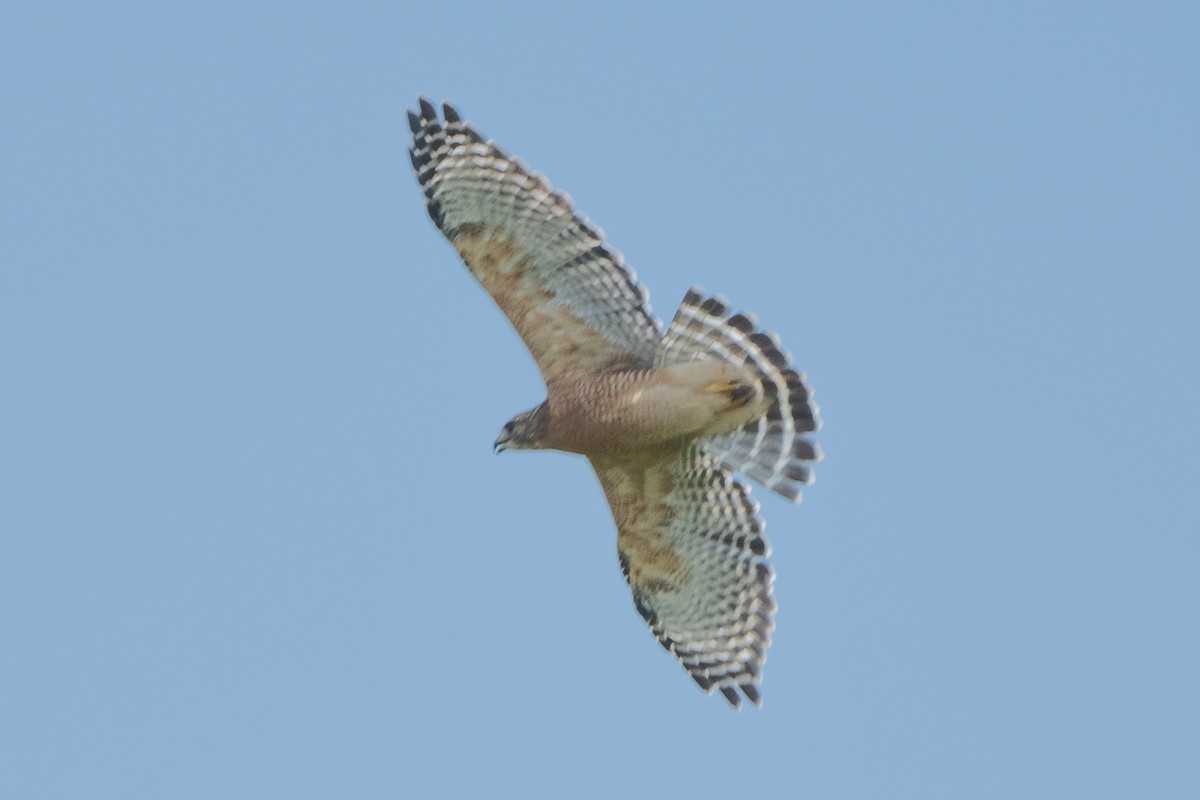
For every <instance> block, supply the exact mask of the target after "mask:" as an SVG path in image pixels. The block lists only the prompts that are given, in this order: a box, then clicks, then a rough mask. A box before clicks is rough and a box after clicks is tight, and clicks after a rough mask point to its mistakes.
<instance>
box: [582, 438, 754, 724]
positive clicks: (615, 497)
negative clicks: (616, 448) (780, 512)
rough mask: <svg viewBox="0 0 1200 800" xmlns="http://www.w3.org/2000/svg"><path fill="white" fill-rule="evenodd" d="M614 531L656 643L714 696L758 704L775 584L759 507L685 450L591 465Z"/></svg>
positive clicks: (691, 449) (696, 452) (710, 459)
mask: <svg viewBox="0 0 1200 800" xmlns="http://www.w3.org/2000/svg"><path fill="white" fill-rule="evenodd" d="M592 464H593V466H594V467H595V469H596V474H597V475H598V476H599V478H600V484H601V486H603V487H604V494H605V496H606V497H607V498H608V502H609V505H610V506H611V507H612V512H613V518H614V519H615V520H616V523H617V553H618V556H619V557H620V559H621V569H622V570H623V571H624V573H625V578H626V580H628V581H629V586H630V588H631V589H632V590H633V602H634V604H635V605H636V606H637V610H638V611H639V612H640V613H641V615H642V617H644V618H645V620H646V622H647V623H648V624H649V625H650V629H651V630H652V631H653V632H654V635H655V636H657V637H658V641H659V642H660V643H661V644H662V646H663V647H665V648H666V649H667V650H669V651H670V652H671V653H673V654H675V656H676V657H677V658H678V659H679V660H680V661H681V662H683V666H684V668H685V669H687V671H688V674H690V675H691V676H692V678H693V679H694V680H695V681H696V683H698V684H700V688H701V689H703V690H704V691H706V692H709V693H711V692H712V690H713V689H719V690H720V691H721V694H723V695H725V698H726V699H727V700H729V702H730V703H732V704H733V706H734V707H735V708H736V707H738V706H739V705H740V704H741V695H740V694H739V690H740V691H741V693H742V694H745V696H746V697H747V698H748V699H749V700H750V702H752V703H754V704H755V705H759V704H761V702H762V701H761V698H760V696H759V692H758V684H759V682H760V681H761V679H762V665H763V662H764V661H765V660H766V654H767V648H768V647H770V644H771V630H772V629H773V628H774V620H773V615H774V612H775V601H774V599H773V598H772V597H771V583H772V581H773V579H774V576H773V574H772V572H771V568H770V566H768V565H767V563H766V560H765V559H766V557H767V555H768V552H769V550H770V547H769V545H768V544H767V541H766V539H765V538H764V537H763V527H764V526H763V522H762V520H761V519H759V517H758V503H756V502H755V501H754V500H753V499H752V498H751V497H750V492H749V490H748V489H746V488H745V487H744V486H742V484H740V483H738V482H737V481H736V480H734V479H733V477H732V475H731V473H730V472H729V470H727V469H725V468H724V467H722V466H721V465H720V463H719V462H718V461H717V459H716V458H715V457H714V456H712V455H709V454H708V453H705V452H704V451H702V450H700V449H698V448H697V447H696V446H695V445H688V446H686V447H684V448H683V449H679V450H675V451H673V452H660V453H659V454H657V455H656V456H654V457H648V458H646V459H645V460H643V461H640V462H629V461H621V462H618V461H615V460H614V461H613V462H606V461H601V460H596V459H593V462H592Z"/></svg>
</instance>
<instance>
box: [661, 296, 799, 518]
mask: <svg viewBox="0 0 1200 800" xmlns="http://www.w3.org/2000/svg"><path fill="white" fill-rule="evenodd" d="M704 359H720V360H722V361H728V362H732V363H735V364H742V365H744V366H747V367H749V368H751V369H752V370H753V371H754V372H755V374H756V375H757V376H758V378H759V381H760V383H761V385H762V390H763V396H764V397H765V398H766V400H767V412H766V414H764V415H763V416H762V417H760V418H759V419H756V420H754V421H752V422H750V423H748V424H747V425H745V426H743V427H742V428H739V429H737V430H735V431H731V432H729V433H725V434H721V435H720V436H712V437H709V438H707V439H705V440H703V441H702V442H701V443H700V447H701V449H702V450H704V452H706V453H708V454H709V455H711V456H713V457H715V458H717V459H718V460H719V461H720V462H721V463H722V464H723V465H724V466H726V467H727V468H729V469H731V470H733V471H735V472H740V473H742V474H743V475H745V476H746V477H748V478H750V479H751V480H753V481H755V482H757V483H760V484H762V485H763V486H765V487H766V488H768V489H770V490H772V491H774V492H777V493H779V494H781V495H783V496H784V497H786V498H788V499H789V500H791V501H793V502H799V501H800V487H801V485H804V484H808V483H812V480H813V476H812V470H811V468H810V465H811V464H812V463H815V462H817V461H820V460H821V451H820V448H819V447H817V445H816V444H815V443H813V442H811V441H809V440H808V439H805V438H803V434H806V433H811V432H813V431H816V430H818V429H820V427H821V421H820V418H819V417H818V409H817V406H816V404H815V403H813V401H812V392H811V391H810V390H809V388H808V386H807V385H806V384H805V382H804V375H803V374H801V373H799V372H797V371H796V370H794V369H792V368H791V357H790V356H789V355H788V354H787V352H786V351H785V350H784V349H783V348H782V346H781V345H780V343H779V339H778V338H777V337H776V336H775V335H774V334H771V333H765V332H763V331H760V330H759V329H758V322H757V320H755V318H754V316H753V315H752V314H745V313H742V314H730V310H729V305H728V303H727V302H726V301H725V299H724V298H722V297H708V298H706V297H705V296H704V295H703V294H702V293H701V292H700V290H699V289H698V288H695V287H693V288H692V289H691V290H690V291H688V293H687V296H686V297H684V298H683V303H682V304H680V306H679V310H678V311H677V312H676V313H675V318H674V319H673V320H672V321H671V324H670V326H669V327H668V328H667V332H666V334H665V335H664V336H663V340H662V344H661V345H660V346H659V350H658V355H657V363H658V365H659V366H665V365H667V364H677V363H680V362H684V361H695V360H704Z"/></svg>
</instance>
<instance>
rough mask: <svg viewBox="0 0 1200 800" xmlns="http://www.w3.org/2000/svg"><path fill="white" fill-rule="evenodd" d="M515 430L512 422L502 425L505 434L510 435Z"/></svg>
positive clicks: (515, 427)
mask: <svg viewBox="0 0 1200 800" xmlns="http://www.w3.org/2000/svg"><path fill="white" fill-rule="evenodd" d="M516 429H517V426H516V425H515V424H513V423H512V422H506V423H504V432H505V433H512V432H513V431H515V430H516Z"/></svg>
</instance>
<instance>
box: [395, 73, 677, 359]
mask: <svg viewBox="0 0 1200 800" xmlns="http://www.w3.org/2000/svg"><path fill="white" fill-rule="evenodd" d="M419 104H420V113H419V114H418V113H413V112H412V111H409V112H408V118H409V125H410V126H411V127H412V132H413V140H412V145H411V146H410V148H409V153H410V155H411V156H412V162H413V168H414V169H416V171H417V179H418V181H419V182H420V184H421V188H422V189H423V190H424V191H425V198H426V201H427V203H428V208H429V216H430V217H432V218H433V221H434V223H435V224H436V225H437V226H438V228H439V229H441V231H442V233H443V234H445V235H446V238H447V239H449V240H450V243H451V244H453V245H454V248H455V249H456V250H458V253H459V255H460V256H462V259H463V261H465V262H466V264H467V267H468V268H470V270H471V273H472V274H474V276H475V277H476V278H477V279H478V280H479V282H480V283H482V284H483V286H484V288H485V289H487V291H488V292H489V293H490V294H491V296H492V298H493V299H494V300H495V301H496V304H497V305H499V306H500V309H501V310H502V311H503V312H504V313H505V314H506V315H507V316H508V318H509V320H510V321H511V322H512V324H513V326H514V327H515V328H516V329H517V332H518V333H519V334H520V335H521V338H522V339H523V340H524V341H525V344H526V346H527V347H528V348H529V351H530V352H531V353H532V354H533V358H534V360H535V361H536V362H537V364H538V368H539V369H540V370H541V372H542V375H543V377H545V378H546V379H547V380H550V379H552V378H554V377H555V376H557V375H559V374H563V373H569V372H579V371H584V372H595V371H598V370H604V369H610V368H614V367H629V366H643V365H646V366H648V365H649V364H650V363H651V362H652V361H653V359H654V351H655V348H656V347H657V344H658V341H659V338H660V336H661V333H660V327H659V324H658V322H657V321H656V320H655V319H654V318H653V317H652V316H651V315H650V309H649V303H648V298H647V294H646V291H645V290H644V289H643V288H642V287H641V286H640V285H639V284H638V283H637V280H636V276H635V275H634V273H633V271H632V270H630V269H628V268H626V267H625V266H624V265H623V263H622V259H621V255H620V254H619V253H617V252H616V251H615V250H613V249H612V248H610V247H609V246H608V245H606V244H605V243H604V237H603V234H602V233H601V232H600V231H599V230H597V229H596V228H594V227H592V226H591V225H590V224H589V223H588V222H587V220H586V219H585V218H583V217H582V216H581V215H579V214H577V213H575V210H574V208H573V207H572V205H571V201H570V200H569V199H568V198H567V197H566V196H565V195H563V194H560V193H558V192H555V191H554V190H553V189H552V188H551V187H550V184H549V183H548V182H547V181H546V179H545V178H543V177H542V176H540V175H537V174H534V173H531V172H530V171H529V170H527V169H526V168H525V166H524V165H523V164H521V163H520V162H519V161H517V160H515V159H512V158H509V157H508V156H507V155H505V154H504V153H503V152H502V151H501V150H500V148H498V147H497V146H496V145H495V144H493V143H492V142H489V141H484V139H483V137H482V136H480V134H479V133H478V132H477V131H476V130H475V129H474V128H473V127H471V126H470V125H468V124H467V123H465V122H463V121H462V120H461V119H460V118H459V115H458V112H457V111H456V110H455V109H454V108H453V107H452V106H450V105H449V104H444V105H443V107H442V108H443V113H444V115H445V123H444V124H443V123H442V122H441V121H440V120H439V119H438V115H437V111H436V110H435V109H434V107H433V105H432V104H430V102H429V101H428V100H426V99H425V98H423V97H422V98H419Z"/></svg>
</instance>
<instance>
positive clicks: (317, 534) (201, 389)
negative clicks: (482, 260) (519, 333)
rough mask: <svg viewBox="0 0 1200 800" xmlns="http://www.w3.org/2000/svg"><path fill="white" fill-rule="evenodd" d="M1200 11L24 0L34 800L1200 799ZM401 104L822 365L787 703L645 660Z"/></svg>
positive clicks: (1, 230)
mask: <svg viewBox="0 0 1200 800" xmlns="http://www.w3.org/2000/svg"><path fill="white" fill-rule="evenodd" d="M1197 31H1200V5H1197V4H1196V3H1192V2H1180V3H1142V4H1133V3H1127V4H1118V3H1083V2H1079V3H1060V2H1016V3H1013V2H1009V3H991V4H986V5H985V4H979V3H962V2H941V3H930V2H924V3H890V2H888V3H884V2H879V3H837V4H830V3H827V4H812V3H797V4H791V5H790V6H788V8H787V10H784V4H777V5H766V4H762V5H760V4H756V3H737V4H729V5H724V6H717V5H713V6H704V5H703V4H688V5H686V6H685V5H684V4H678V5H675V6H670V7H668V6H667V5H666V4H662V5H658V6H655V5H653V4H648V3H622V2H614V3H604V4H596V3H593V4H588V5H586V6H584V5H579V6H570V5H569V4H564V3H562V2H557V3H545V4H537V5H534V4H528V5H519V4H514V5H509V4H501V3H473V2H460V3H443V4H436V3H339V4H332V3H331V4H328V5H312V4H305V3H256V4H244V3H224V2H205V3H196V4H167V3H120V2H116V3H103V4H100V3H96V4H72V3H63V4H59V3H20V4H18V3H12V4H7V5H6V6H5V10H4V11H3V12H0V65H2V68H3V74H4V79H3V81H2V82H0V101H2V112H3V113H2V119H0V139H2V146H0V753H2V761H3V766H2V768H0V796H3V797H6V798H75V797H120V798H273V797H281V798H282V797H286V798H309V797H312V798H319V797H353V798H376V797H378V798H385V797H387V798H395V797H413V798H420V797H462V798H479V797H497V796H505V795H511V796H520V797H536V798H542V797H545V798H576V797H578V798H592V797H595V798H611V797H693V798H702V797H733V796H743V797H759V798H802V797H813V798H817V797H819V798H884V797H886V798H892V797H902V798H922V800H926V799H927V798H956V799H959V798H1015V797H1019V798H1065V797H1087V798H1118V797H1128V798H1133V797H1139V798H1141V797H1162V798H1167V797H1197V796H1200V696H1198V695H1200V689H1198V688H1197V676H1198V675H1200V637H1198V635H1197V634H1198V626H1197V611H1198V609H1200V589H1198V587H1197V573H1198V570H1200V514H1198V512H1197V494H1198V492H1200V487H1198V483H1200V469H1198V467H1197V456H1196V451H1197V441H1198V440H1200V425H1198V423H1197V410H1196V398H1197V396H1198V394H1200V392H1198V389H1200V386H1198V380H1197V365H1198V362H1200V359H1198V357H1197V351H1198V349H1200V312H1198V311H1197V305H1198V295H1200V278H1198V276H1197V271H1198V269H1200V157H1198V152H1200V150H1198V145H1197V143H1198V142H1200V55H1198V53H1200V47H1198V46H1197ZM418 92H424V93H427V94H429V95H430V96H431V97H433V98H434V99H441V98H450V99H452V100H454V101H455V102H456V103H458V104H459V107H460V108H461V109H462V111H463V113H464V116H466V117H467V118H468V119H471V120H473V121H474V122H475V123H477V124H478V125H479V127H480V128H481V129H482V130H483V131H484V132H485V134H486V135H488V136H491V137H494V138H496V139H497V140H498V141H499V142H500V143H501V144H502V145H503V146H504V147H505V148H506V149H507V150H509V151H510V152H512V153H515V154H517V155H520V156H521V157H522V158H523V159H525V160H526V161H527V162H528V163H529V164H530V165H532V166H533V167H534V168H535V169H537V170H539V171H542V172H544V173H545V174H547V175H548V176H549V177H550V179H551V180H552V181H553V183H554V184H555V185H556V186H557V187H559V188H562V189H564V190H566V191H568V192H570V193H571V194H572V196H573V197H574V198H575V200H576V202H577V203H578V205H579V207H580V208H581V209H582V210H583V211H584V212H585V213H586V214H588V215H589V217H590V218H591V219H593V220H594V221H595V222H596V223H597V224H598V225H601V226H603V227H604V229H605V230H606V232H607V234H608V236H609V238H610V241H611V242H612V243H613V244H614V245H615V246H616V247H617V248H618V249H620V250H621V251H622V252H623V253H624V254H625V256H626V258H627V259H628V261H629V263H630V264H631V265H632V266H633V267H634V268H636V269H637V270H638V272H639V276H640V277H641V279H642V280H643V281H644V282H645V284H646V285H647V286H648V287H649V289H650V291H651V295H652V300H653V301H654V308H655V311H656V312H657V314H658V315H659V316H661V317H669V316H670V315H671V313H672V312H673V309H674V306H675V304H676V303H677V302H678V301H679V299H680V298H681V297H682V296H683V294H684V292H685V291H686V289H687V287H688V286H689V285H691V284H693V283H698V284H701V285H703V286H704V287H705V288H706V289H709V290H711V291H719V292H721V293H723V294H725V295H727V296H728V297H729V298H730V299H731V301H732V302H733V304H734V305H735V306H736V307H738V308H743V309H748V310H752V311H754V312H756V313H757V314H758V316H759V318H760V319H761V320H762V321H763V323H764V324H765V325H766V326H768V327H769V328H771V329H773V330H775V331H777V332H778V333H779V334H780V335H781V337H782V339H783V341H784V343H785V344H786V345H787V346H788V347H789V348H790V349H791V351H792V352H793V354H794V356H795V358H796V361H797V363H798V365H799V366H800V367H801V368H802V369H804V370H805V371H806V372H807V374H808V376H809V379H810V381H811V384H812V385H813V387H815V390H816V393H817V399H818V401H819V402H820V405H821V407H822V409H823V417H824V421H825V428H824V430H823V431H822V432H821V434H820V436H819V440H820V442H821V444H822V446H823V447H824V449H825V452H826V456H827V457H826V460H825V461H824V462H823V463H822V464H821V465H820V467H819V469H818V472H817V482H816V484H815V485H814V486H813V487H811V488H810V490H809V491H808V492H807V496H806V499H805V502H804V503H803V504H802V505H800V506H798V507H793V506H791V505H789V504H788V503H786V502H784V501H781V500H778V499H776V498H773V497H767V496H766V494H765V493H764V492H761V491H759V492H757V493H756V494H757V496H758V497H759V498H760V499H761V500H762V502H763V514H764V516H765V517H766V519H767V520H768V532H769V535H770V537H771V540H772V544H773V546H774V557H773V563H774V565H775V567H776V569H777V572H778V580H777V583H776V594H777V598H778V601H779V603H780V611H779V615H778V628H777V630H776V634H775V645H774V648H773V649H772V651H771V655H770V659H769V661H768V663H767V668H766V681H765V684H764V687H763V688H764V697H765V707H764V708H763V709H761V710H757V709H753V708H750V709H746V710H743V711H742V712H741V713H734V712H732V711H731V710H730V709H729V708H728V707H727V706H726V704H725V702H724V700H722V699H720V698H719V697H712V698H710V697H705V696H704V695H703V694H702V693H701V692H699V691H698V690H697V689H696V688H695V686H694V685H693V684H692V683H691V681H690V680H689V679H688V678H687V677H686V675H685V674H684V672H683V671H682V669H681V668H680V667H679V666H678V665H676V664H675V663H674V661H673V660H672V659H671V658H670V657H669V656H668V655H666V654H665V653H664V652H663V651H662V650H661V649H660V648H659V647H658V645H657V644H655V642H654V640H653V638H652V637H651V635H650V633H649V632H648V631H647V630H646V629H645V627H644V625H643V624H642V622H641V620H640V618H639V617H638V615H637V614H636V612H635V611H634V608H633V604H632V602H631V601H630V597H629V592H628V589H627V588H626V586H625V585H624V582H623V580H622V578H621V575H620V571H619V569H618V566H617V559H616V553H615V544H614V531H613V527H612V521H611V518H610V517H609V514H608V510H607V507H606V506H605V503H604V501H603V498H602V496H601V493H600V490H599V488H598V486H597V484H596V482H595V479H594V478H593V476H592V475H591V473H590V471H589V469H588V467H587V464H586V463H585V462H584V461H582V460H580V459H578V458H575V457H571V456H566V455H559V454H525V453H515V454H505V455H502V456H494V455H493V454H492V450H491V444H492V441H493V438H494V437H495V435H496V433H497V431H498V430H499V428H500V426H501V425H502V424H503V423H504V422H505V421H506V420H507V419H508V418H509V417H511V416H512V415H513V414H514V413H515V412H517V411H521V410H523V409H525V408H528V407H530V406H532V405H534V404H536V403H537V402H539V401H540V400H541V399H542V396H543V394H542V392H543V389H542V386H541V384H540V380H539V377H538V374H537V372H536V370H535V369H534V366H533V364H532V361H531V360H530V358H529V356H528V354H527V353H526V352H525V350H524V348H523V347H522V345H521V343H520V342H519V340H518V339H517V337H516V335H515V334H514V333H513V332H512V331H511V329H510V328H509V326H508V324H507V323H506V322H505V320H504V319H503V317H502V316H501V315H500V314H499V313H498V312H497V311H496V310H495V308H494V307H493V306H492V304H491V301H490V300H489V299H488V298H487V296H486V295H485V294H484V293H483V292H482V291H481V290H480V289H479V288H478V286H477V285H476V284H475V283H474V281H473V280H472V279H471V278H470V276H469V275H468V273H467V272H466V271H465V269H463V268H462V266H461V265H460V263H459V262H458V260H457V258H456V257H455V255H454V253H453V251H452V250H451V248H450V247H449V246H448V245H447V244H446V243H445V242H444V241H443V240H442V238H441V237H440V235H438V233H437V232H436V230H435V229H434V227H433V226H432V225H431V224H430V222H429V219H428V217H427V216H426V214H425V210H424V206H423V203H422V198H421V196H420V193H419V192H418V191H417V188H416V185H415V181H414V178H413V176H412V174H411V169H410V166H409V163H408V156H407V154H406V152H405V148H406V143H407V138H408V128H407V124H406V121H405V117H404V111H405V107H406V106H411V105H413V104H414V99H415V97H416V95H417V94H418Z"/></svg>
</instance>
